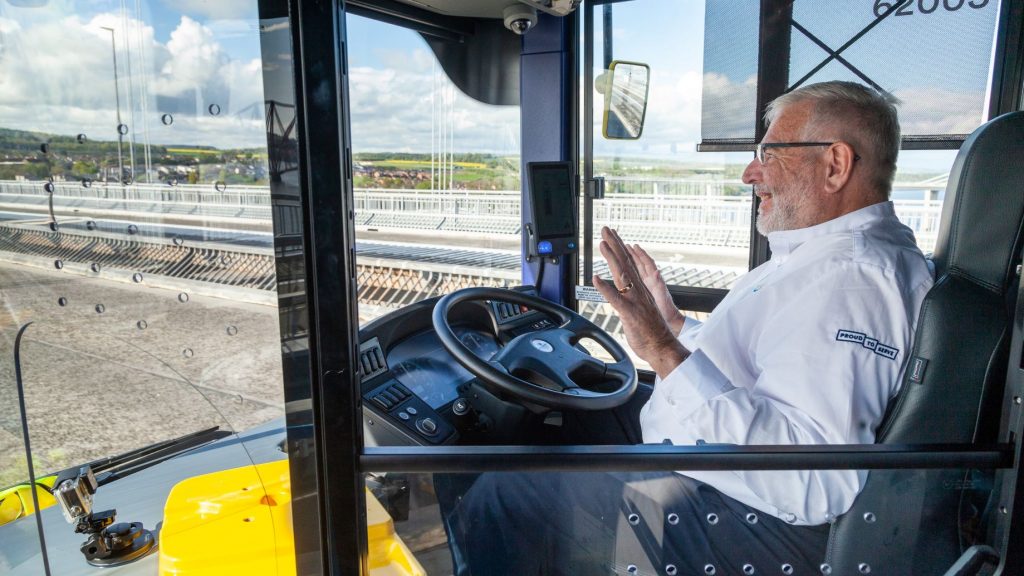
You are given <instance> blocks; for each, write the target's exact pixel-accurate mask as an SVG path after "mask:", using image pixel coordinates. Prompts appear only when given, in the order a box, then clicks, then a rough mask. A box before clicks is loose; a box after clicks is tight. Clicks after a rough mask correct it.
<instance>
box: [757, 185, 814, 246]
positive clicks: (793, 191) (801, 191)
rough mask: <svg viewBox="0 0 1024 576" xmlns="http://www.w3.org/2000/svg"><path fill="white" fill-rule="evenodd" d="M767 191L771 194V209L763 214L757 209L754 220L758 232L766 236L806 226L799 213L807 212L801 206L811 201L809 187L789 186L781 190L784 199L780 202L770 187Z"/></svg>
mask: <svg viewBox="0 0 1024 576" xmlns="http://www.w3.org/2000/svg"><path fill="white" fill-rule="evenodd" d="M768 192H769V193H770V194H771V195H772V211H771V213H769V214H763V213H762V212H761V211H760V210H758V212H757V221H756V227H757V231H758V233H760V234H761V235H762V236H767V235H768V234H770V233H772V232H781V231H783V230H796V229H797V228H806V227H807V226H808V224H807V223H806V222H803V221H802V219H801V217H800V214H801V212H804V213H807V212H808V211H807V210H801V208H803V207H804V205H805V204H808V203H810V202H811V194H810V190H809V187H806V186H800V187H796V186H793V187H790V188H789V189H788V190H785V191H784V192H783V198H784V200H783V201H782V202H779V197H778V196H777V195H776V194H775V192H774V191H773V190H772V189H768Z"/></svg>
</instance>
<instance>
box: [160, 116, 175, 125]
mask: <svg viewBox="0 0 1024 576" xmlns="http://www.w3.org/2000/svg"><path fill="white" fill-rule="evenodd" d="M160 122H162V123H163V125H164V126H170V125H171V124H174V116H171V115H170V114H164V115H163V116H161V117H160Z"/></svg>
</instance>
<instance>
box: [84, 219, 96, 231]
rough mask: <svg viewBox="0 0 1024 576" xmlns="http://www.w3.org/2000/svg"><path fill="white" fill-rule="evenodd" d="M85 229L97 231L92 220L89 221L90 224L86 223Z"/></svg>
mask: <svg viewBox="0 0 1024 576" xmlns="http://www.w3.org/2000/svg"><path fill="white" fill-rule="evenodd" d="M85 229H86V230H95V229H96V222H93V221H92V220H89V221H88V222H86V223H85Z"/></svg>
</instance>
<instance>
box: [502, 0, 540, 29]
mask: <svg viewBox="0 0 1024 576" xmlns="http://www.w3.org/2000/svg"><path fill="white" fill-rule="evenodd" d="M502 15H503V16H504V17H505V28H508V29H509V30H511V31H513V32H515V33H516V34H519V35H520V36H522V35H523V34H526V33H527V32H529V31H530V29H532V28H533V27H534V26H535V25H536V24H537V11H536V10H534V9H533V8H531V7H529V6H527V5H526V4H512V5H511V6H508V7H506V8H505V11H504V12H503V13H502Z"/></svg>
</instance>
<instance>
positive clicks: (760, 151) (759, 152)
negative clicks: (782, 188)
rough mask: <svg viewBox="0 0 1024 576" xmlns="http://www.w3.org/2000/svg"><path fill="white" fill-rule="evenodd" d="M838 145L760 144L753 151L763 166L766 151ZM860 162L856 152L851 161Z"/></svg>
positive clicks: (802, 143) (831, 143)
mask: <svg viewBox="0 0 1024 576" xmlns="http://www.w3.org/2000/svg"><path fill="white" fill-rule="evenodd" d="M833 144H838V142H761V143H760V144H758V145H757V147H756V148H755V149H754V156H755V157H757V161H758V162H760V163H761V164H764V163H765V162H767V161H768V157H769V154H768V153H767V152H766V150H768V149H770V148H807V147H809V146H831V145H833ZM857 160H860V155H858V154H857V153H856V152H854V154H853V161H854V162H856V161H857Z"/></svg>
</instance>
